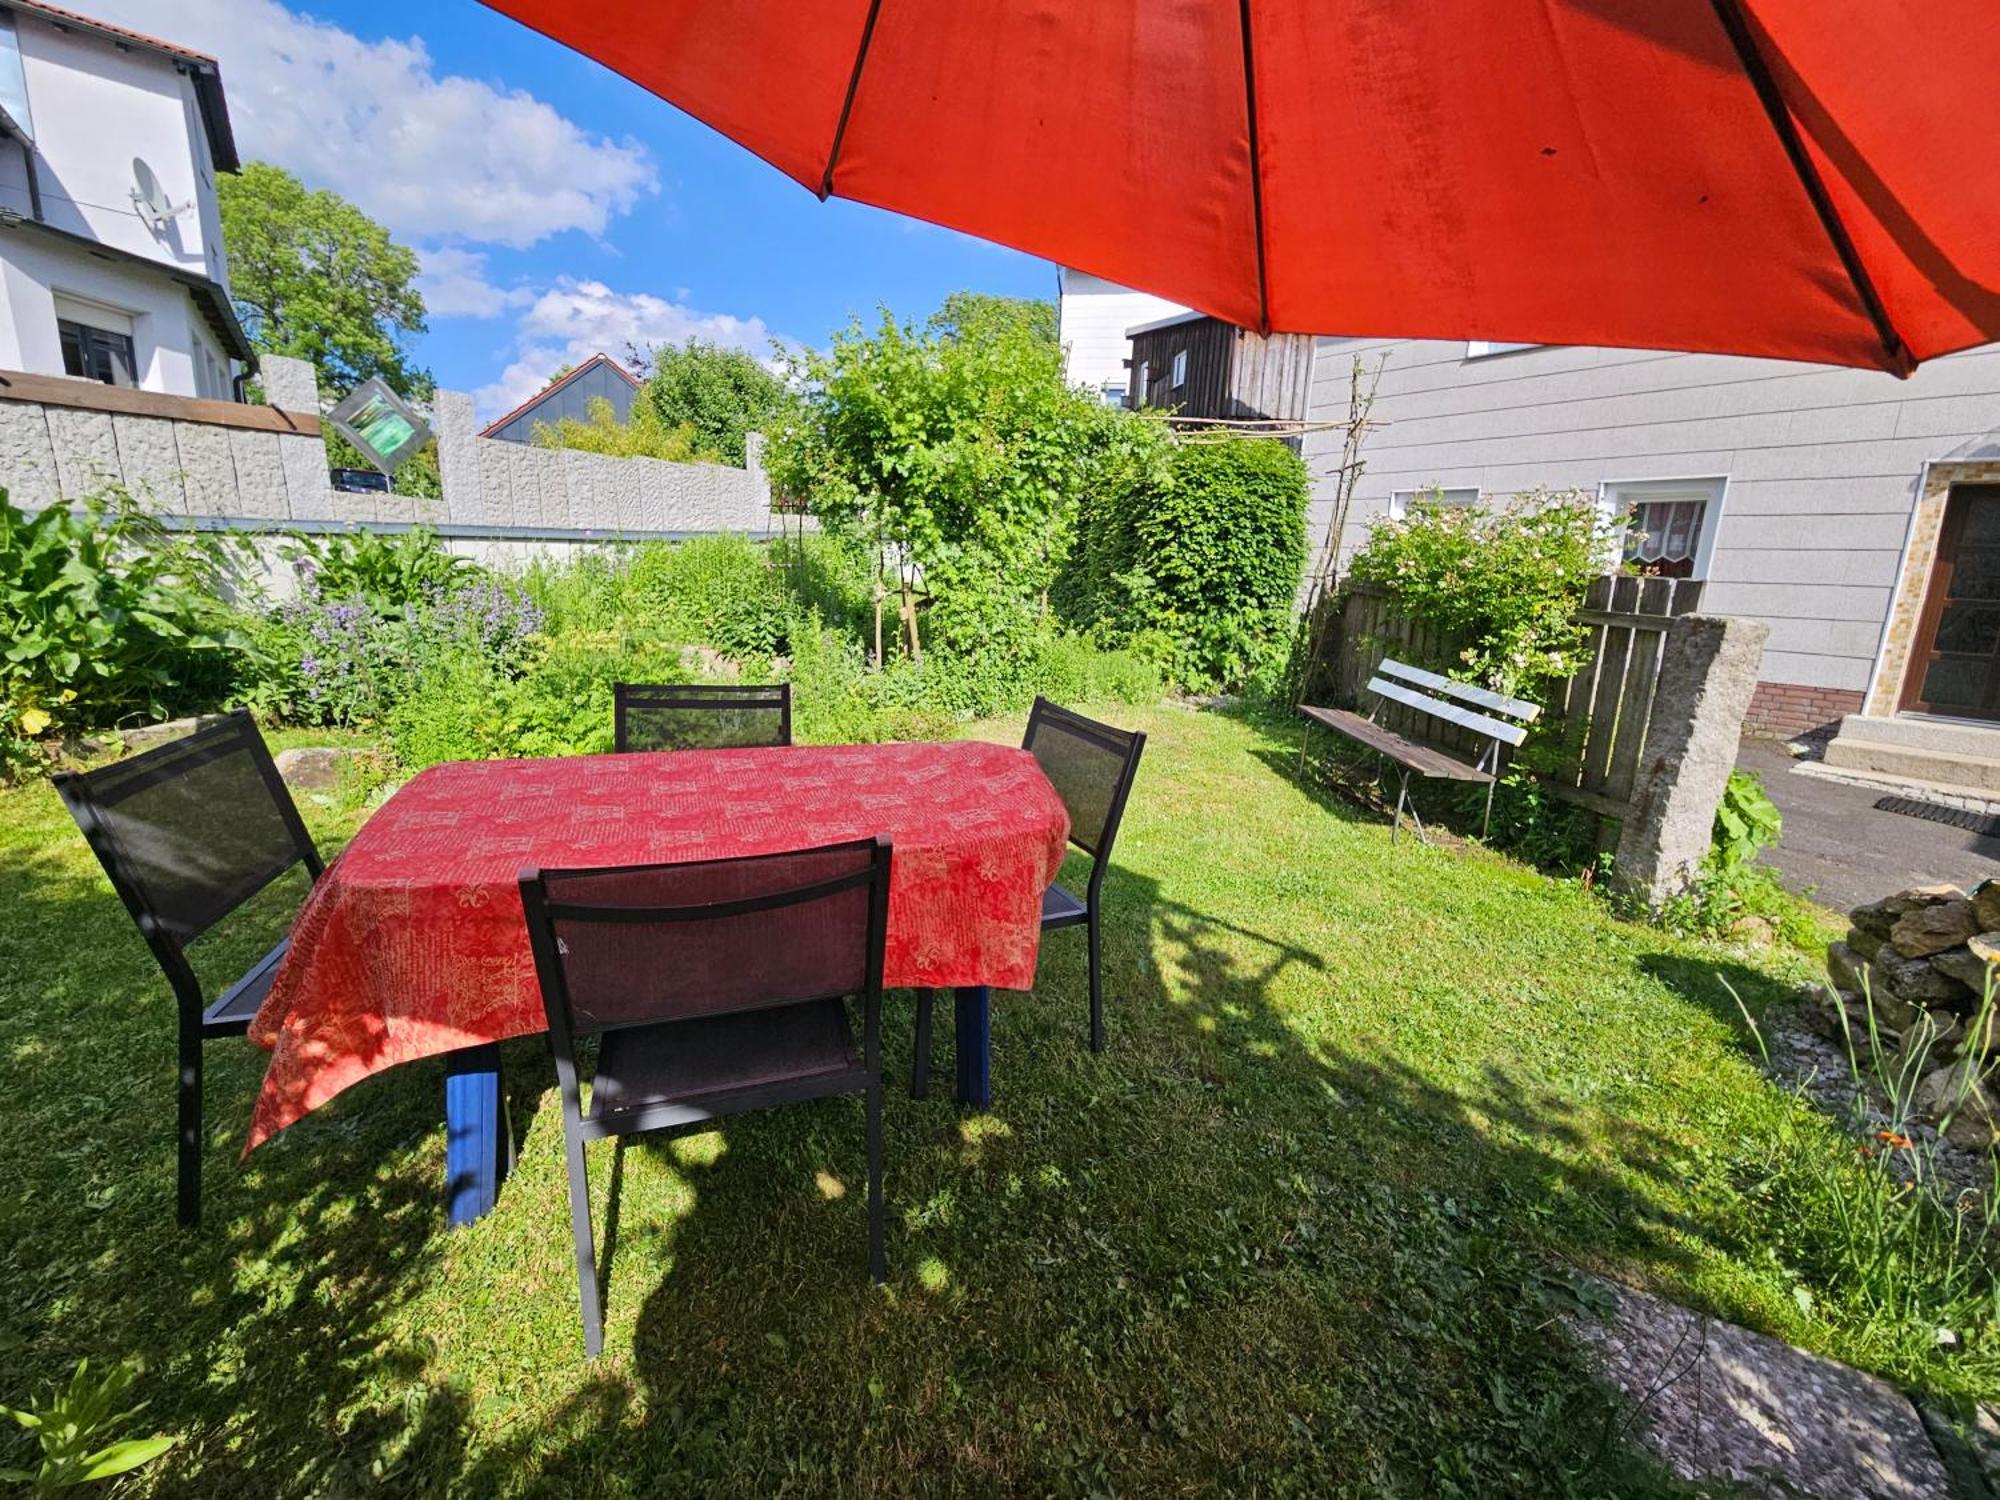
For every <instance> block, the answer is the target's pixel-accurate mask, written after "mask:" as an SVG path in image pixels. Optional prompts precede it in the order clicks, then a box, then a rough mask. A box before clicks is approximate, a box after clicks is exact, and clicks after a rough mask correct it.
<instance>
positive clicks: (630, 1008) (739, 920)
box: [521, 837, 890, 1046]
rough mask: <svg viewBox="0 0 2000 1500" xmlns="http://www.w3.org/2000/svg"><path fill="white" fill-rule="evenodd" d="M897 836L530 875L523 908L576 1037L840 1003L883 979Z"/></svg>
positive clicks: (556, 1025)
mask: <svg viewBox="0 0 2000 1500" xmlns="http://www.w3.org/2000/svg"><path fill="white" fill-rule="evenodd" d="M889 858H890V848H889V840H888V839H887V837H881V838H876V839H866V840H862V841H859V842H856V843H847V844H830V845H827V846H825V847H823V848H818V849H801V850H798V851H795V852H791V853H785V854H768V855H759V856H755V857H752V858H748V859H720V860H702V861H699V862H696V863H693V864H679V865H643V866H634V867H628V868H624V869H603V870H542V871H535V870H524V871H523V872H522V874H521V902H522V906H523V908H524V910H525V911H526V914H527V919H528V931H529V937H530V939H531V941H532V944H533V946H534V950H535V962H536V967H537V970H538V971H539V973H540V977H541V982H542V995H543V1000H544V1003H545V1004H546V1005H547V1007H548V1012H549V1025H550V1028H551V1030H552V1031H554V1032H555V1033H556V1037H557V1042H558V1045H559V1046H566V1038H567V1035H570V1034H574V1035H590V1034H593V1033H596V1032H600V1031H610V1030H615V1029H617V1028H619V1027H623V1026H638V1025H645V1024H649V1023H652V1022H657V1021H676V1020H687V1019H690V1018H692V1017H696V1016H707V1015H720V1014H722V1013H724V1012H729V1011H742V1010H757V1009H763V1008H766V1007H769V1006H774V1005H784V1004H788V1003H796V1002H800V1001H807V1000H824V999H829V998H832V997H835V996H847V995H861V994H873V993H876V992H879V990H880V988H881V983H882V939H883V934H884V933H885V931H886V930H887V926H888V909H889Z"/></svg>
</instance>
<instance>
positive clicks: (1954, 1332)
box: [1724, 969, 2000, 1395]
mask: <svg viewBox="0 0 2000 1500" xmlns="http://www.w3.org/2000/svg"><path fill="white" fill-rule="evenodd" d="M1727 983H1728V982H1727V981H1726V980H1725V981H1724V984H1725V986H1727ZM1729 993H1730V996H1731V998H1732V999H1735V1000H1736V1004H1737V1007H1738V1009H1739V1010H1741V1011H1742V1014H1743V1019H1744V1021H1745V1022H1746V1023H1747V1024H1748V1025H1749V1028H1750V1033H1751V1036H1752V1037H1753V1038H1754V1039H1755V1041H1756V1044H1757V1046H1758V1049H1759V1051H1760V1052H1762V1053H1763V1055H1764V1058H1765V1061H1766V1064H1767V1065H1768V1063H1769V1060H1770V1053H1769V1050H1768V1048H1767V1047H1766V1045H1765V1041H1764V1036H1763V1032H1762V1031H1761V1029H1760V1028H1759V1027H1758V1025H1757V1023H1756V1021H1755V1019H1754V1018H1753V1017H1752V1016H1751V1014H1750V1011H1749V1009H1748V1007H1746V1006H1744V1004H1743V1001H1742V999H1741V998H1740V997H1738V996H1737V995H1736V991H1735V990H1734V989H1733V988H1730V991H1729ZM1833 1001H1834V1009H1835V1013H1836V1015H1838V1016H1839V1018H1840V1031H1841V1040H1842V1042H1843V1045H1844V1048H1845V1052H1846V1057H1847V1067H1848V1072H1849V1076H1850V1078H1851V1079H1852V1082H1853V1083H1854V1085H1855V1095H1854V1103H1853V1104H1852V1106H1851V1111H1850V1115H1849V1118H1848V1119H1847V1120H1845V1121H1842V1122H1840V1125H1839V1126H1837V1127H1836V1126H1829V1124H1828V1123H1827V1122H1826V1120H1825V1119H1824V1117H1823V1116H1822V1115H1821V1114H1820V1113H1819V1112H1818V1110H1817V1109H1807V1110H1799V1111H1796V1112H1794V1113H1793V1114H1791V1115H1790V1116H1788V1117H1787V1118H1786V1120H1785V1122H1784V1124H1783V1126H1782V1127H1781V1130H1780V1133H1779V1138H1778V1140H1777V1142H1776V1146H1775V1149H1774V1150H1771V1151H1770V1152H1769V1153H1768V1154H1764V1155H1761V1158H1760V1159H1758V1160H1754V1161H1753V1160H1748V1159H1746V1160H1745V1161H1744V1163H1743V1165H1744V1167H1745V1169H1746V1170H1745V1173H1744V1178H1745V1180H1744V1183H1743V1186H1742V1192H1743V1195H1744V1199H1745V1202H1746V1205H1747V1206H1749V1207H1751V1208H1752V1209H1754V1214H1753V1218H1754V1222H1755V1223H1756V1225H1757V1226H1758V1233H1759V1235H1760V1237H1762V1238H1764V1239H1766V1240H1767V1242H1768V1243H1769V1244H1770V1252H1769V1253H1770V1254H1771V1255H1772V1256H1773V1257H1774V1258H1776V1259H1778V1260H1779V1261H1780V1262H1781V1264H1782V1265H1783V1266H1784V1267H1785V1269H1786V1270H1787V1272H1788V1273H1789V1274H1790V1276H1791V1278H1792V1281H1793V1296H1794V1299H1795V1300H1796V1301H1797V1303H1798V1305H1799V1308H1800V1311H1801V1312H1802V1313H1804V1314H1805V1315H1806V1317H1807V1318H1808V1319H1809V1320H1812V1321H1820V1320H1827V1321H1833V1322H1838V1323H1841V1324H1843V1325H1845V1326H1847V1327H1848V1328H1849V1329H1851V1330H1855V1331H1857V1332H1858V1335H1859V1338H1860V1341H1861V1344H1862V1346H1863V1347H1864V1348H1866V1349H1868V1351H1869V1353H1870V1356H1871V1362H1872V1363H1874V1364H1875V1365H1876V1367H1877V1368H1880V1369H1882V1370H1884V1371H1885V1372H1886V1373H1889V1374H1891V1375H1892V1376H1895V1377H1897V1378H1900V1379H1902V1380H1905V1381H1907V1382H1911V1383H1917V1384H1923V1385H1925V1386H1927V1387H1928V1388H1930V1389H1931V1390H1932V1391H1933V1392H1934V1393H1935V1394H1939V1395H1950V1394H1954V1393H1955V1392H1954V1387H1956V1388H1957V1389H1958V1390H1964V1389H1966V1388H1968V1387H1970V1386H1973V1385H1977V1384H1979V1383H1981V1382H1990V1381H1991V1380H1992V1379H1993V1378H1994V1377H1995V1376H1996V1374H2000V1245H1996V1239H1995V1227H1996V1222H2000V1164H1996V1163H1995V1162H1994V1161H1993V1160H1991V1159H1989V1160H1988V1162H1987V1181H1986V1185H1985V1188H1984V1190H1983V1191H1982V1190H1977V1189H1964V1188H1960V1187H1957V1186H1955V1185H1954V1184H1953V1182H1952V1181H1951V1178H1950V1176H1949V1175H1948V1174H1947V1173H1945V1172H1944V1171H1942V1170H1941V1166H1940V1152H1941V1149H1942V1147H1941V1142H1942V1141H1943V1138H1944V1132H1945V1130H1946V1129H1948V1128H1949V1126H1950V1125H1951V1123H1952V1121H1953V1120H1954V1119H1955V1118H1956V1117H1958V1116H1959V1115H1960V1114H1961V1113H1962V1112H1964V1111H1968V1110H1982V1111H1983V1110H1984V1108H1985V1102H1984V1098H1983V1095H1979V1094H1975V1087H1976V1086H1977V1085H1978V1083H1979V1082H1980V1080H1982V1079H1983V1078H1984V1077H1985V1076H1986V1075H1987V1073H1988V1072H1989V1071H1990V1066H1991V1056H1990V1042H1989V1035H1988V1030H1989V1027H1988V1023H1989V1021H1990V1020H1991V1019H1992V1017H1993V1013H1994V978H1993V974H1992V971H1991V970H1990V969H1989V971H1988V974H1987V981H1986V986H1985V991H1984V993H1983V995H1982V996H1981V998H1980V1003H1979V1008H1978V1010H1977V1011H1976V1013H1975V1014H1974V1015H1973V1016H1972V1018H1971V1020H1970V1022H1969V1023H1968V1032H1967V1035H1968V1038H1969V1042H1968V1045H1967V1047H1966V1049H1965V1050H1964V1051H1963V1053H1962V1054H1961V1057H1960V1059H1959V1060H1958V1061H1957V1062H1954V1063H1953V1065H1952V1067H1953V1071H1952V1073H1951V1074H1950V1075H1948V1076H1949V1083H1948V1092H1947V1093H1946V1095H1945V1097H1944V1099H1943V1101H1942V1104H1943V1108H1942V1111H1941V1113H1940V1117H1939V1119H1938V1124H1937V1127H1936V1131H1935V1132H1933V1131H1931V1130H1928V1129H1926V1128H1925V1122H1924V1120H1923V1119H1922V1118H1921V1116H1920V1114H1919V1111H1918V1108H1917V1103H1918V1098H1919V1094H1920V1091H1922V1087H1923V1085H1924V1083H1925V1080H1926V1079H1928V1078H1929V1077H1930V1076H1931V1075H1932V1074H1933V1073H1935V1072H1936V1071H1937V1070H1938V1068H1939V1067H1940V1066H1942V1059H1941V1058H1939V1056H1938V1050H1939V1046H1940V1041H1941V1038H1940V1035H1939V1033H1938V1031H1937V1029H1936V1028H1935V1027H1934V1026H1933V1025H1931V1024H1930V1023H1929V1022H1928V1021H1927V1020H1920V1021H1919V1022H1918V1023H1917V1024H1916V1025H1915V1026H1912V1027H1911V1028H1910V1029H1909V1030H1908V1031H1907V1032H1906V1033H1905V1034H1904V1037H1903V1041H1902V1045H1901V1046H1899V1047H1897V1048H1894V1049H1892V1048H1891V1047H1889V1046H1888V1045H1886V1044H1885V1043H1886V1039H1885V1037H1884V1034H1883V1028H1882V1026H1881V1023H1880V1020H1879V1017H1878V1015H1877V1012H1876V1007H1875V1001H1874V996H1873V993H1872V990H1871V988H1870V987H1869V986H1868V985H1867V984H1866V982H1865V980H1864V984H1863V987H1862V1005H1863V1017H1864V1024H1863V1025H1862V1027H1861V1034H1860V1035H1859V1036H1857V1034H1856V1028H1855V1025H1854V1024H1853V1023H1852V1022H1851V1021H1850V1020H1849V1018H1848V1015H1847V1009H1846V1006H1845V1004H1844V1003H1842V1001H1841V999H1840V996H1839V994H1838V993H1837V992H1836V993H1834V995H1833ZM1799 1088H1800V1092H1801V1096H1802V1097H1803V1096H1804V1093H1805V1085H1804V1084H1803V1083H1802V1084H1800V1085H1799ZM1871 1101H1872V1102H1873V1108H1872V1110H1871V1107H1870V1103H1871ZM1857 1137H1859V1139H1858V1140H1857ZM1941 1348H1942V1349H1943V1350H1945V1351H1947V1352H1950V1353H1952V1354H1954V1355H1955V1358H1954V1359H1953V1360H1952V1361H1951V1363H1950V1364H1948V1365H1945V1366H1943V1367H1942V1368H1943V1369H1944V1370H1945V1371H1946V1372H1947V1375H1946V1378H1945V1379H1944V1380H1943V1381H1942V1382H1940V1379H1939V1371H1940V1366H1939V1364H1938V1362H1937V1354H1938V1351H1939V1350H1940V1349H1941ZM1954 1373H1955V1374H1957V1375H1960V1376H1962V1377H1963V1379H1962V1381H1955V1380H1952V1379H1950V1375H1951V1374H1954Z"/></svg>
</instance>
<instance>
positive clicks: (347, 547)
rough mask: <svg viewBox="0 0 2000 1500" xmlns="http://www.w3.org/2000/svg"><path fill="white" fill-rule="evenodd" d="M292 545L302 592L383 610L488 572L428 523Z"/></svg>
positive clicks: (401, 607)
mask: <svg viewBox="0 0 2000 1500" xmlns="http://www.w3.org/2000/svg"><path fill="white" fill-rule="evenodd" d="M291 550H292V557H293V562H292V566H293V570H294V572H295V573H296V574H297V576H298V582H299V588H300V591H301V592H302V593H306V592H309V593H311V594H312V595H313V596H314V597H315V598H319V599H329V600H334V601H337V602H342V603H353V602H359V603H363V604H366V605H367V606H368V607H369V608H370V609H372V610H374V611H375V612H376V613H377V614H382V615H400V614H402V613H404V612H405V611H406V610H408V609H409V608H411V607H413V606H415V605H416V604H418V603H420V602H421V601H423V600H425V599H427V598H431V597H435V596H436V595H438V594H442V593H449V592H450V591H451V590H453V589H455V588H459V587H461V586H462V585H464V584H467V583H469V582H471V581H472V580H473V579H474V578H477V577H480V576H482V575H483V574H484V573H485V569H483V568H481V567H480V566H479V564H477V563H475V562H474V561H473V560H472V559H471V558H469V557H460V556H459V555H458V554H457V553H455V552H453V551H451V549H450V548H448V547H446V546H445V544H444V541H443V539H442V538H441V537H439V536H438V534H437V532H436V531H434V530H432V529H431V528H430V527H428V526H412V527H410V528H409V529H408V530H407V531H400V532H394V533H387V532H380V531H369V530H364V529H359V528H357V529H356V530H353V531H345V532H337V533H335V534H333V535H331V536H326V537H310V538H309V537H300V538H297V539H295V540H294V541H293V543H292V548H291Z"/></svg>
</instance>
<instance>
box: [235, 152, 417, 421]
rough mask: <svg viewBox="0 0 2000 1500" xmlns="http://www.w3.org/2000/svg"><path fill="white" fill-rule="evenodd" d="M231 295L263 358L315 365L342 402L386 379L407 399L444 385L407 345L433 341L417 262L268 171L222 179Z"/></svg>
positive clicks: (355, 213) (277, 170) (343, 210)
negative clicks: (365, 384) (375, 379)
mask: <svg viewBox="0 0 2000 1500" xmlns="http://www.w3.org/2000/svg"><path fill="white" fill-rule="evenodd" d="M221 205H222V236H223V241H224V243H225V244H226V245H227V246H228V248H229V284H230V295H231V296H232V297H233V298H234V299H235V302H236V312H237V316H238V317H240V318H241V319H242V320H243V327H244V330H245V332H247V333H248V334H249V336H250V343H251V346H252V347H253V348H255V349H256V350H257V351H258V352H259V353H260V354H286V355H291V356H293V357H294V358H298V359H305V360H310V361H311V362H312V365H313V368H314V369H315V370H317V371H318V372H319V381H320V388H321V389H322V390H324V391H326V392H327V393H328V394H329V395H330V396H335V397H338V396H342V395H345V394H346V393H347V392H348V391H350V390H352V389H353V388H354V387H355V386H357V385H359V384H360V383H361V382H362V381H364V380H366V379H367V378H368V377H369V376H371V375H379V376H381V377H382V379H384V380H385V381H387V382H388V383H389V384H390V385H391V386H392V387H394V388H395V389H396V390H397V391H398V392H400V393H401V394H402V395H404V396H408V397H412V398H414V399H417V400H425V399H428V398H429V396H430V394H431V392H432V390H433V389H434V388H435V383H434V382H433V381H432V379H431V376H430V372H429V371H427V370H425V369H423V368H422V367H421V366H419V365H417V364H415V363H414V362H413V361H412V359H411V356H410V353H409V350H408V347H407V343H408V340H409V339H410V338H411V337H412V336H413V335H416V334H420V333H422V332H423V331H424V299H423V297H422V295H421V294H419V293H418V291H417V289H416V287H415V285H414V282H415V280H416V275H417V269H418V267H417V254H416V252H415V251H414V250H412V249H410V248H409V247H408V246H407V245H399V244H397V243H396V242H395V241H394V240H392V239H390V238H389V231H388V230H386V229H384V228H383V227H382V226H381V225H380V224H377V223H376V222H375V221H374V220H373V219H371V218H369V217H368V216H367V215H366V214H364V213H363V212H362V211H361V210H360V209H358V208H356V207H355V206H354V205H353V204H351V203H349V202H347V201H346V200H345V199H344V198H341V197H340V196H338V195H337V194H334V193H329V192H325V191H309V190H308V189H307V188H306V186H305V184H303V183H301V182H300V181H299V180H298V178H296V177H294V176H292V174H291V173H289V172H287V171H285V170H284V169H283V168H281V167H274V166H272V165H270V163H268V162H250V163H248V164H246V165H245V166H244V168H243V170H242V171H241V172H239V173H237V174H235V175H234V176H224V177H223V178H222V179H221Z"/></svg>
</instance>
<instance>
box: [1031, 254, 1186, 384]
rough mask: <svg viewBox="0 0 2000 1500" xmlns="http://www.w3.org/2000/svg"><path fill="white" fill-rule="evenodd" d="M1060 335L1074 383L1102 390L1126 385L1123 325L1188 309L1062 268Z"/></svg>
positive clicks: (1127, 344) (1127, 352)
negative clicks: (1107, 387) (1110, 386)
mask: <svg viewBox="0 0 2000 1500" xmlns="http://www.w3.org/2000/svg"><path fill="white" fill-rule="evenodd" d="M1059 311H1060V336H1061V338H1062V344H1063V358H1064V369H1065V371H1066V372H1067V374H1068V376H1069V383H1070V384H1071V385H1084V386H1089V387H1090V388H1091V389H1092V390H1094V391H1101V390H1103V389H1104V388H1105V387H1106V386H1107V385H1114V386H1124V385H1125V383H1126V374H1127V372H1126V369H1125V361H1126V359H1127V358H1128V357H1129V356H1130V354H1131V341H1130V340H1129V339H1127V338H1126V336H1125V330H1126V329H1128V328H1136V327H1137V326H1138V325H1139V324H1141V323H1151V322H1153V321H1155V320H1156V319H1159V318H1171V317H1172V316H1174V314H1176V313H1183V312H1186V311H1187V309H1186V308H1185V307H1182V306H1181V305H1180V304H1179V303H1178V302H1169V301H1168V300H1167V299H1166V298H1164V297H1155V296H1153V295H1152V293H1150V292H1135V291H1132V290H1131V289H1130V288H1128V287H1122V286H1119V285H1118V284H1117V283H1116V282H1112V281H1106V280H1105V279H1104V278H1103V277H1101V276H1092V275H1089V274H1088V273H1086V272H1083V271H1073V270H1070V269H1069V268H1068V267H1064V268H1063V270H1062V273H1061V299H1060V303H1059Z"/></svg>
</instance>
